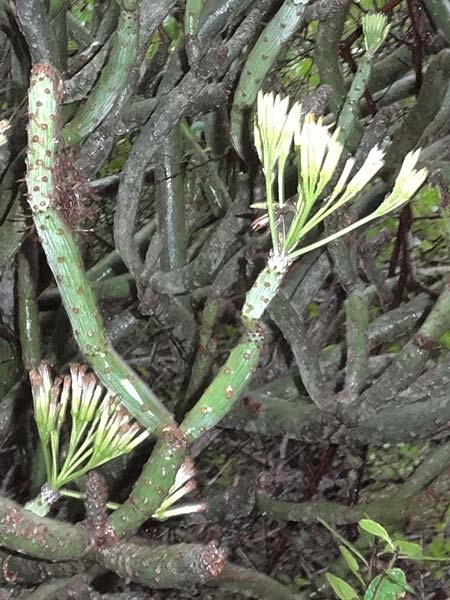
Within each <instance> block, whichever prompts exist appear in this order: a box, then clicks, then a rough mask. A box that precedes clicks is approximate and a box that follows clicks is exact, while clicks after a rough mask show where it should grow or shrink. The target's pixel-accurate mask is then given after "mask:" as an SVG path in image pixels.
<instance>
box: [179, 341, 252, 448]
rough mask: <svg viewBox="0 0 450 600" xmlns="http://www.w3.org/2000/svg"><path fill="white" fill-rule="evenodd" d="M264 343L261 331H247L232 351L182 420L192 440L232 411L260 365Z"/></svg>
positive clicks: (183, 427)
mask: <svg viewBox="0 0 450 600" xmlns="http://www.w3.org/2000/svg"><path fill="white" fill-rule="evenodd" d="M263 343H264V336H263V335H262V333H259V332H255V333H248V334H247V335H246V336H244V338H243V340H242V341H241V342H240V343H239V344H238V345H237V346H236V347H235V348H234V349H233V350H232V351H231V353H230V355H229V356H228V359H227V361H226V363H225V364H224V365H223V367H222V368H221V369H220V371H219V372H218V373H217V375H216V377H215V378H214V381H213V382H212V383H211V384H210V385H209V386H208V387H207V389H206V391H205V392H204V394H203V395H202V397H201V398H200V400H199V401H198V402H197V404H196V405H195V406H194V408H193V409H192V410H191V411H189V412H188V414H187V415H186V417H185V419H184V421H183V423H182V424H181V429H182V430H183V431H185V433H186V435H187V436H188V439H189V441H193V440H195V439H196V438H198V437H199V436H200V435H201V434H202V433H204V432H205V431H207V430H208V429H210V428H211V427H214V425H216V424H217V423H218V422H219V421H220V420H221V419H222V418H223V417H224V416H225V415H226V414H227V413H228V412H229V411H230V409H231V407H232V406H233V404H234V403H235V401H236V400H237V399H238V398H239V396H240V394H241V393H242V392H243V391H244V389H245V388H246V387H247V384H248V382H249V379H250V377H251V376H252V374H253V371H254V369H256V367H257V365H258V362H259V357H260V354H261V350H262V347H263Z"/></svg>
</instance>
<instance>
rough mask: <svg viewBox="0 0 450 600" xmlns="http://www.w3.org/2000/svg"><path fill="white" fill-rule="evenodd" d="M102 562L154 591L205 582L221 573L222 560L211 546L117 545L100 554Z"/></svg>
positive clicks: (218, 552)
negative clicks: (155, 589)
mask: <svg viewBox="0 0 450 600" xmlns="http://www.w3.org/2000/svg"><path fill="white" fill-rule="evenodd" d="M99 559H100V561H101V563H102V564H103V565H104V566H105V567H106V568H108V569H112V570H113V571H115V572H116V573H118V574H119V575H121V576H122V577H124V578H126V579H128V580H130V581H134V582H136V583H141V584H144V585H149V586H152V587H155V588H159V589H164V588H175V589H180V588H184V587H186V585H187V583H188V582H189V583H191V584H195V583H197V584H198V583H206V582H207V581H210V580H214V579H215V578H216V577H217V576H218V575H219V574H220V572H221V571H222V569H223V565H224V563H225V557H224V554H223V552H222V551H221V550H219V549H218V548H217V547H216V546H215V545H214V543H212V542H211V543H209V544H208V545H207V546H201V545H200V544H177V545H173V546H164V545H162V544H161V545H158V546H153V547H150V548H149V547H148V546H145V545H142V544H133V543H127V542H116V543H114V544H111V545H110V546H108V547H107V548H105V549H104V550H102V551H101V552H100V553H99Z"/></svg>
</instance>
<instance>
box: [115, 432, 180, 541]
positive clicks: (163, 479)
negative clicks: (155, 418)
mask: <svg viewBox="0 0 450 600" xmlns="http://www.w3.org/2000/svg"><path fill="white" fill-rule="evenodd" d="M186 448H187V440H186V437H185V435H184V434H183V433H182V432H181V431H180V430H179V429H178V428H176V427H168V428H167V429H164V431H163V432H162V434H161V435H160V437H159V439H158V442H157V443H156V446H155V448H154V449H153V452H152V455H151V457H150V458H149V460H148V461H147V463H146V465H145V466H144V468H143V469H142V472H141V474H140V476H139V478H138V480H137V481H136V484H135V486H134V488H133V491H132V492H131V494H130V496H129V498H128V500H127V501H126V502H125V503H124V504H122V506H120V507H119V508H118V509H117V510H116V511H115V512H114V513H113V514H112V515H111V516H110V520H109V521H110V524H111V526H112V527H113V529H114V531H115V533H116V535H119V536H123V535H132V534H133V533H135V532H136V531H137V530H138V529H139V527H140V526H141V525H142V523H144V522H145V521H146V520H147V519H149V518H150V517H151V516H152V515H153V513H154V512H155V511H156V509H157V508H159V506H160V505H161V502H162V501H163V500H164V498H165V497H166V496H167V495H168V493H169V490H170V488H171V487H172V485H173V483H174V481H175V475H176V474H177V472H178V469H179V468H180V467H181V465H182V464H183V461H184V459H185V455H186Z"/></svg>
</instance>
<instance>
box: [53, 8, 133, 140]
mask: <svg viewBox="0 0 450 600" xmlns="http://www.w3.org/2000/svg"><path fill="white" fill-rule="evenodd" d="M120 8H121V10H120V17H119V23H118V25H117V30H116V33H115V37H114V42H113V46H112V50H111V54H110V57H109V60H108V63H107V65H106V67H105V68H104V69H102V72H101V75H100V78H99V80H98V81H97V83H96V84H95V86H94V88H93V89H92V91H91V93H90V94H89V96H88V98H87V100H86V102H85V103H84V104H83V106H82V107H81V108H80V109H79V110H78V111H77V112H76V114H75V117H74V118H73V119H72V120H71V121H70V123H68V124H67V125H66V127H65V128H64V130H63V138H64V142H65V143H66V144H68V145H72V144H78V143H80V142H82V141H83V140H84V139H85V138H86V137H87V136H88V135H89V134H90V133H91V132H92V131H94V129H95V128H96V127H98V125H100V123H101V122H102V121H103V119H104V118H105V117H106V116H107V115H108V113H109V111H110V110H111V108H112V107H113V105H114V103H115V102H116V100H117V98H119V96H120V95H121V94H122V92H123V91H124V90H125V88H126V86H127V85H128V81H129V79H130V77H131V74H132V72H133V68H134V65H135V62H136V57H137V51H138V43H139V10H138V9H139V2H138V0H122V1H121V2H120Z"/></svg>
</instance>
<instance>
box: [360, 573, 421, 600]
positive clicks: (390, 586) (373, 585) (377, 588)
mask: <svg viewBox="0 0 450 600" xmlns="http://www.w3.org/2000/svg"><path fill="white" fill-rule="evenodd" d="M405 590H408V591H413V590H412V588H411V587H410V586H409V585H407V583H406V577H405V574H404V572H403V571H402V570H401V569H397V568H395V569H390V570H389V571H386V573H382V574H381V575H377V576H376V577H374V578H373V579H372V581H371V582H370V585H369V587H368V588H367V591H366V593H365V595H364V600H397V598H403V597H404V595H405Z"/></svg>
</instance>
